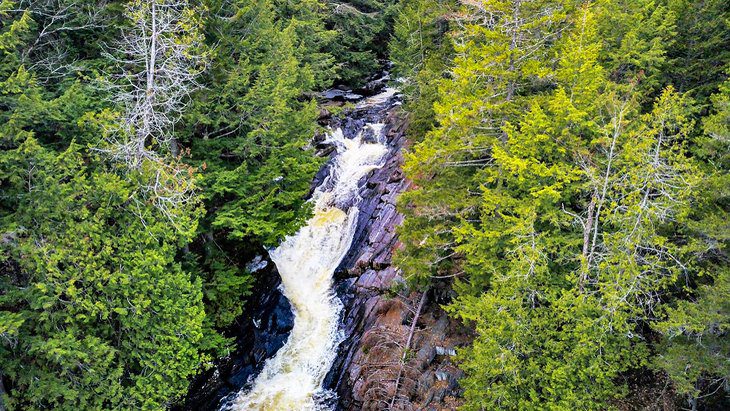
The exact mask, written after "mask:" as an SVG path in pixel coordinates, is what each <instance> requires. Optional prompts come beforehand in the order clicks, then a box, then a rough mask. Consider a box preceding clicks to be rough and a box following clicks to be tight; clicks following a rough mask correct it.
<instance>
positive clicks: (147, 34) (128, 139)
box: [98, 0, 207, 223]
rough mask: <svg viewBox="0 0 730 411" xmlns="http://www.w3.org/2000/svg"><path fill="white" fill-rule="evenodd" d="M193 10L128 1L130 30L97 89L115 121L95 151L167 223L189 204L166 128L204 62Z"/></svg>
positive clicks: (167, 2) (183, 4) (175, 1)
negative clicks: (115, 113)
mask: <svg viewBox="0 0 730 411" xmlns="http://www.w3.org/2000/svg"><path fill="white" fill-rule="evenodd" d="M199 11H200V10H197V9H194V8H192V7H190V6H189V4H188V2H187V1H185V0H151V1H147V0H132V1H130V2H129V4H128V5H127V10H126V13H127V17H128V19H129V22H130V26H129V27H128V28H127V29H125V30H124V31H123V33H122V36H121V39H120V40H119V42H118V43H117V44H116V47H115V48H116V50H114V51H112V50H109V51H108V52H107V53H106V54H107V56H108V57H109V58H110V59H111V61H112V62H114V63H115V64H114V66H115V67H116V69H117V70H116V72H115V73H114V74H112V75H110V76H108V78H107V79H106V80H105V82H104V86H105V88H106V89H107V91H109V92H110V93H111V95H112V98H113V100H114V101H115V103H117V105H118V107H120V108H121V111H122V115H121V118H120V119H119V121H118V122H117V123H116V124H115V126H114V127H113V128H112V129H110V130H107V133H106V136H107V137H106V144H104V146H103V147H100V148H98V150H99V151H101V152H104V153H106V154H108V155H109V156H110V157H111V159H112V160H113V161H116V162H117V163H120V164H122V165H123V166H124V167H125V168H126V169H127V170H136V171H139V172H142V173H143V174H144V175H145V181H146V183H144V184H143V185H142V186H141V187H140V193H141V194H142V195H143V198H144V201H151V202H152V203H153V204H154V205H155V206H156V208H157V209H158V210H159V211H160V212H162V213H163V214H164V215H165V216H166V217H167V218H168V219H170V221H171V222H173V223H175V221H177V215H178V213H179V212H180V209H181V207H182V206H184V205H186V204H190V203H191V202H194V199H195V184H194V179H193V178H192V176H193V169H192V168H191V167H190V166H187V165H185V164H184V163H181V162H179V161H178V160H179V158H180V155H181V154H182V153H181V150H180V148H179V147H178V145H177V142H176V140H175V137H174V124H175V123H176V122H177V121H178V120H179V118H180V117H181V115H182V114H183V111H184V109H185V107H186V105H187V102H188V97H189V95H190V93H191V92H193V91H194V90H196V89H198V88H200V84H199V83H198V82H197V78H198V76H199V75H200V74H201V73H202V72H203V71H204V70H205V67H206V63H207V55H206V52H205V47H204V44H203V35H202V30H201V25H202V23H201V19H200V18H199V14H200V13H199Z"/></svg>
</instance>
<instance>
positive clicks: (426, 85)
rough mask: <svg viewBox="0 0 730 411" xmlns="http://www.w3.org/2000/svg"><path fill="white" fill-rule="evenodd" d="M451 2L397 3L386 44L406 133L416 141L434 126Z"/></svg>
mask: <svg viewBox="0 0 730 411" xmlns="http://www.w3.org/2000/svg"><path fill="white" fill-rule="evenodd" d="M454 7H455V6H454V4H452V2H444V1H434V0H418V1H405V0H404V1H401V2H400V3H399V4H398V9H397V10H398V14H397V19H396V21H395V24H394V27H393V38H392V40H391V42H390V43H389V47H390V59H391V61H392V62H393V64H394V73H393V77H394V78H399V79H404V80H405V81H404V82H403V83H402V84H400V89H401V92H402V93H403V94H404V97H405V106H404V109H405V110H406V112H408V114H409V120H410V121H409V124H408V133H409V135H410V136H411V137H412V138H413V139H414V140H416V141H417V140H420V139H421V138H422V137H423V135H424V134H425V133H426V131H428V129H430V128H431V127H432V126H433V124H434V112H433V104H434V102H435V99H436V98H437V96H438V84H439V82H440V81H441V80H442V78H443V76H444V73H445V72H446V70H447V69H448V66H449V64H450V60H451V57H452V54H453V47H452V44H451V42H450V41H448V39H446V38H445V34H446V33H447V32H448V31H449V22H448V20H447V18H446V17H445V15H446V14H447V13H449V10H450V9H452V8H454Z"/></svg>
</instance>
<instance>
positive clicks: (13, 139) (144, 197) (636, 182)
mask: <svg viewBox="0 0 730 411" xmlns="http://www.w3.org/2000/svg"><path fill="white" fill-rule="evenodd" d="M386 69H387V70H388V71H389V72H390V74H389V82H388V84H389V87H393V88H395V89H397V90H399V93H400V96H401V97H400V98H401V99H402V104H401V103H398V104H396V105H394V107H393V108H392V109H391V110H392V111H393V112H394V114H393V115H394V116H397V117H398V118H399V119H401V120H400V121H401V123H403V124H404V130H405V131H404V133H405V139H406V141H407V142H406V144H405V147H403V148H402V156H403V162H402V170H403V173H404V175H405V178H406V179H407V180H408V181H409V182H410V188H409V189H408V190H405V191H404V192H403V193H401V194H400V195H399V196H398V200H397V204H396V208H397V211H398V212H399V213H401V214H402V216H403V222H402V224H400V226H399V227H397V229H395V228H394V230H396V232H397V236H398V238H399V242H398V246H397V247H395V248H396V250H395V254H394V257H393V265H394V267H397V270H398V273H399V275H400V276H402V278H403V282H399V283H397V284H395V283H394V284H393V285H392V287H391V289H390V290H389V291H388V292H389V293H390V294H393V295H396V294H399V293H401V294H402V293H403V292H405V291H403V290H408V292H413V293H423V295H424V296H425V295H427V294H428V295H435V294H433V293H434V291H433V290H435V289H437V288H438V289H443V288H445V289H447V291H444V292H442V293H441V294H440V295H446V296H447V297H448V298H446V297H444V298H442V297H439V298H438V299H437V298H431V299H430V300H428V301H427V302H426V304H430V305H433V306H434V307H437V308H438V309H441V310H444V311H445V312H446V313H447V314H448V317H449V318H450V321H453V322H454V323H458V324H460V327H462V328H463V329H465V330H467V331H463V334H464V335H465V336H467V337H468V338H467V339H468V343H465V344H461V345H459V346H458V347H455V355H454V356H453V358H451V359H450V360H449V361H451V362H453V364H454V365H455V367H456V368H458V369H459V370H460V371H459V377H458V381H456V382H455V384H454V385H455V388H454V390H453V393H454V395H453V397H454V398H453V401H452V402H451V403H450V404H452V405H451V406H448V407H446V406H440V407H435V408H433V406H431V407H432V408H429V407H428V406H417V405H412V404H411V405H409V404H407V401H406V402H400V401H396V397H397V396H398V390H399V389H401V390H402V389H405V388H404V387H405V386H406V385H407V384H406V383H405V379H406V374H407V372H406V371H403V370H404V367H403V365H402V364H401V363H399V364H401V365H400V371H399V372H398V374H397V378H396V379H395V383H394V388H393V392H391V391H388V393H387V395H386V394H384V396H387V397H388V400H387V401H383V402H381V403H379V404H380V405H377V406H373V405H370V406H369V408H368V406H364V405H362V404H360V405H358V406H353V405H348V406H346V407H345V406H342V405H341V404H340V405H337V404H335V405H331V409H340V408H343V407H344V408H347V409H383V410H385V409H397V410H410V409H414V410H415V409H429V410H430V409H433V410H437V409H463V410H502V409H504V410H612V409H616V410H639V409H642V410H643V409H647V410H649V409H651V410H683V409H686V410H725V409H730V250H729V249H728V246H729V245H730V174H728V170H729V169H730V2H727V1H726V0H400V1H397V0H352V1H334V0H297V1H294V0H202V1H197V2H196V1H191V0H95V1H92V0H0V410H50V409H52V410H56V409H57V410H162V409H171V408H175V407H180V406H182V405H181V404H185V403H186V398H188V397H189V396H191V395H192V394H191V392H192V390H193V389H192V388H191V387H193V385H194V384H193V381H196V380H200V379H201V378H203V379H207V378H208V377H209V376H210V374H211V370H212V369H213V368H214V367H215V366H216V364H220V363H221V361H224V359H225V358H229V357H231V356H232V354H231V353H235V352H236V345H237V341H238V340H237V339H236V337H235V332H234V331H232V330H233V329H234V328H236V327H238V326H239V325H240V324H241V323H242V322H243V321H242V320H241V318H255V317H256V313H255V312H253V311H254V310H256V307H257V306H256V305H255V304H254V301H256V298H257V294H258V293H263V292H264V291H265V290H263V286H261V284H263V283H266V282H265V281H264V280H263V279H262V277H264V276H271V275H274V276H275V275H276V273H275V272H273V273H272V272H270V271H266V270H264V271H257V270H254V269H253V268H252V267H251V264H250V262H251V261H252V260H254V259H255V258H260V256H261V255H266V253H267V251H269V250H272V249H273V248H274V247H276V246H277V245H278V244H280V243H281V242H282V241H283V240H284V239H285V238H287V236H292V235H294V234H295V233H297V232H298V231H299V230H300V229H301V228H302V227H304V226H305V225H307V224H308V221H310V218H312V216H313V215H315V213H316V210H314V206H313V203H312V201H309V199H310V197H311V196H312V192H313V181H316V178H315V176H316V175H318V172H319V171H320V170H321V169H322V167H325V168H324V170H326V169H327V168H326V167H327V164H328V157H327V155H322V152H321V150H319V149H318V147H319V146H318V144H319V143H318V141H321V138H322V136H323V135H325V134H327V133H330V132H331V130H330V129H329V128H328V124H327V123H326V121H324V120H323V118H324V117H325V114H326V116H333V117H338V118H340V119H346V118H347V116H348V113H351V112H353V111H354V110H357V109H358V107H361V106H356V104H354V103H344V104H338V105H333V104H331V102H330V101H326V100H325V99H323V98H322V97H321V96H322V92H323V91H325V90H328V89H333V90H349V91H352V90H356V92H357V90H365V89H367V87H366V85H367V84H370V83H371V82H372V80H373V78H375V77H376V76H377V75H378V73H382V72H383V70H386ZM361 94H367V92H366V91H361ZM357 104H360V103H357ZM360 109H361V108H360ZM323 113H324V114H323ZM342 121H343V122H344V121H345V120H342ZM318 139H319V140H318ZM353 183H357V181H355V182H353ZM315 220H316V219H315ZM315 220H312V221H315ZM429 293H431V294H429ZM390 294H389V295H390ZM419 295H420V294H419ZM420 301H421V304H420V305H419V307H418V309H417V312H415V317H414V318H413V320H412V326H411V327H410V335H409V336H408V339H407V343H406V344H405V345H404V344H401V345H404V347H405V348H403V355H402V358H401V359H400V361H401V362H402V363H403V364H405V363H407V362H408V361H409V360H410V358H411V357H412V356H413V355H416V354H414V352H412V351H413V350H409V347H410V345H409V344H411V340H412V338H411V337H412V336H413V335H414V332H415V331H414V330H416V329H417V328H418V327H416V326H417V324H418V314H419V313H420V312H421V307H422V306H423V305H424V301H425V297H424V299H421V300H420ZM412 311H415V310H412ZM247 316H248V317H247ZM404 321H405V320H404ZM409 321H410V320H409ZM408 324H410V323H408ZM256 327H258V325H256ZM417 332H418V333H422V334H423V333H426V334H427V333H428V332H429V330H428V327H425V326H424V327H421V329H420V330H418V331H417ZM363 351H364V352H367V350H365V349H364V350H363ZM320 382H321V381H320ZM242 384H243V383H242ZM238 388H241V387H238ZM390 397H392V398H393V399H392V400H390ZM260 409H271V410H278V409H291V408H282V407H276V406H271V405H269V406H266V405H263V406H261V407H260ZM301 409H310V408H306V407H304V406H303V407H302V408H301ZM322 409H330V408H322Z"/></svg>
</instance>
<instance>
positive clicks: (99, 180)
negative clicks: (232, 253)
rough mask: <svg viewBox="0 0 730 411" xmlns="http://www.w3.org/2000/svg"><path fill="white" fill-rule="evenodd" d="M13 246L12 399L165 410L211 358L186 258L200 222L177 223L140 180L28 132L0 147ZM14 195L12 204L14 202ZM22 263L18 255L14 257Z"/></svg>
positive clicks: (7, 345) (7, 304)
mask: <svg viewBox="0 0 730 411" xmlns="http://www.w3.org/2000/svg"><path fill="white" fill-rule="evenodd" d="M0 164H1V166H0V169H2V170H5V171H4V172H3V174H2V176H1V178H2V183H3V186H4V187H5V193H6V195H7V196H8V197H9V198H12V199H13V201H12V203H11V204H8V203H7V202H6V201H3V203H2V210H3V213H2V218H3V220H2V222H3V233H4V234H3V235H4V236H5V240H4V241H3V247H2V248H3V254H4V255H5V258H6V259H8V260H6V262H8V264H11V265H12V266H13V267H14V269H13V271H12V273H11V274H12V275H9V276H6V277H4V279H3V281H2V297H0V307H2V310H3V316H12V317H11V318H12V319H13V320H14V324H13V325H12V331H11V333H10V337H9V338H6V339H5V340H4V344H3V345H2V348H0V350H1V351H2V355H0V358H1V359H2V360H0V361H2V365H1V366H2V369H3V371H4V373H5V375H6V376H7V377H9V378H10V381H12V384H11V387H12V388H10V401H9V402H8V405H9V406H10V407H11V408H13V409H45V408H49V407H51V408H55V409H101V408H111V407H122V408H136V409H159V408H162V407H163V406H164V405H165V404H167V403H168V402H169V401H170V400H171V399H172V398H175V397H177V396H180V395H182V394H184V393H185V390H186V387H187V378H188V377H189V376H191V375H192V374H193V373H194V372H195V371H196V370H197V367H198V366H199V364H200V358H199V356H198V344H199V342H200V340H201V338H202V329H201V325H202V321H203V316H204V312H203V306H202V302H201V298H202V296H201V292H200V285H199V284H198V283H197V282H195V281H191V277H190V274H189V273H187V272H184V271H182V270H181V269H180V265H179V264H177V263H175V261H174V260H175V255H176V252H177V248H178V247H179V246H180V245H181V244H183V243H185V242H186V241H188V239H189V238H190V235H191V234H192V232H193V231H194V229H195V227H194V225H195V219H196V212H195V210H194V209H191V210H188V213H187V215H188V217H187V218H188V222H185V223H184V224H183V225H184V226H187V227H188V229H187V230H186V231H182V232H179V231H176V230H170V229H169V221H168V220H167V218H166V217H165V216H162V215H160V213H159V212H158V211H157V210H156V209H155V208H151V207H150V206H149V205H147V204H144V203H141V202H140V201H139V199H138V198H137V197H136V194H135V193H136V190H135V182H134V181H124V180H122V179H120V177H119V176H118V175H116V174H114V173H109V172H104V171H102V170H96V171H93V172H92V170H91V169H88V168H87V167H85V166H84V159H83V158H82V156H81V155H80V152H79V149H78V147H77V146H73V145H72V146H71V147H70V148H68V149H67V150H65V151H63V152H60V153H55V152H54V151H52V150H50V151H49V150H47V149H44V148H42V147H41V146H40V145H39V144H38V143H37V141H36V140H35V139H33V138H32V137H29V138H28V139H26V140H25V141H24V142H22V143H21V144H20V145H19V146H18V148H17V149H15V150H8V151H5V152H4V153H3V154H2V156H0ZM8 205H11V207H8ZM9 261H12V263H9Z"/></svg>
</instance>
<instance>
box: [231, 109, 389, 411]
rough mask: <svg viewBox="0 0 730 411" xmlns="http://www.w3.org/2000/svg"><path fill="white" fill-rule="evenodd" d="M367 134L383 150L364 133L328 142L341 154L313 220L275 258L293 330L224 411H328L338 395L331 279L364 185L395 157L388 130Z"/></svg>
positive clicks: (336, 309)
mask: <svg viewBox="0 0 730 411" xmlns="http://www.w3.org/2000/svg"><path fill="white" fill-rule="evenodd" d="M366 101H367V100H366ZM378 103H380V101H378V102H377V103H375V104H378ZM365 128H370V130H368V131H370V132H372V133H374V134H375V136H376V137H377V141H378V142H377V143H371V142H365V141H364V138H363V134H364V133H363V131H362V130H361V131H360V133H359V134H358V135H357V137H356V138H354V139H347V138H345V137H344V135H343V133H342V130H341V129H337V130H336V131H334V132H333V133H331V134H330V136H329V137H328V141H329V142H330V143H332V144H334V145H335V147H336V149H337V153H336V154H335V156H334V158H333V160H332V161H333V164H332V165H331V167H330V169H329V175H328V176H327V177H326V178H325V179H324V181H323V182H322V183H321V184H320V186H319V187H318V188H317V189H316V190H315V192H314V194H313V197H312V200H311V201H312V202H313V203H314V216H313V217H312V218H311V219H310V220H309V222H308V223H307V225H306V226H305V227H303V228H302V229H301V230H300V231H299V232H298V233H296V234H295V235H293V236H290V237H287V238H286V239H285V240H284V241H283V242H282V243H281V244H280V245H279V247H277V248H276V249H274V250H272V251H271V252H270V255H271V259H272V260H273V261H274V263H276V267H277V268H278V270H279V274H280V275H281V288H282V292H283V294H284V295H285V296H286V297H287V298H288V299H289V302H290V303H291V306H292V311H293V313H294V328H293V329H292V331H291V334H290V335H289V339H288V340H287V342H286V344H285V345H284V346H283V347H282V348H281V349H280V350H279V351H278V352H277V353H276V355H275V356H274V357H273V358H270V359H269V360H267V361H266V363H265V365H264V368H263V370H262V371H261V373H260V374H259V376H258V377H257V378H256V380H255V381H254V383H253V385H252V386H251V387H250V389H245V390H242V391H241V392H240V393H239V394H238V396H237V398H235V399H234V400H233V401H232V402H231V403H230V404H228V405H225V406H224V408H223V409H226V410H267V411H269V410H271V411H274V410H282V411H296V410H322V409H326V408H327V406H326V405H325V400H326V399H327V398H331V397H332V396H333V395H334V394H333V393H329V392H327V391H326V390H324V389H323V388H322V382H323V380H324V378H325V376H326V374H327V372H328V371H329V369H330V368H331V367H332V363H333V361H334V359H335V356H336V355H337V346H338V345H339V343H340V340H341V338H340V335H339V332H338V322H339V314H340V310H341V309H342V304H341V303H340V301H339V299H338V298H337V297H336V296H335V295H334V293H333V291H332V275H333V273H334V271H335V269H336V268H337V266H338V265H339V264H340V262H341V261H342V259H343V258H344V256H345V254H346V253H347V251H348V250H349V248H350V245H351V243H352V239H353V237H354V235H355V230H356V226H357V216H358V212H359V210H358V207H357V203H358V192H359V189H360V187H359V185H358V184H359V181H360V180H361V178H362V177H364V176H365V175H367V174H368V173H369V172H370V171H371V170H373V169H376V168H379V167H381V166H382V165H383V163H384V160H385V155H386V153H387V151H388V149H387V147H386V146H385V145H384V144H383V143H382V142H383V140H384V138H383V135H382V134H383V124H380V123H371V124H368V125H366V126H365Z"/></svg>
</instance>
